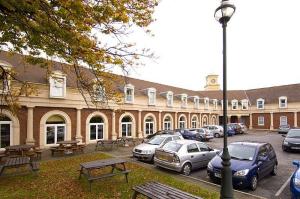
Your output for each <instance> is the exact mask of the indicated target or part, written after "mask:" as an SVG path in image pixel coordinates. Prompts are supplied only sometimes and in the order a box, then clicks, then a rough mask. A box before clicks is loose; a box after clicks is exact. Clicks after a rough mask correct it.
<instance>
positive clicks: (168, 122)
mask: <svg viewBox="0 0 300 199" xmlns="http://www.w3.org/2000/svg"><path fill="white" fill-rule="evenodd" d="M166 125H167V127H168V128H165V127H166ZM163 128H164V130H172V120H171V118H170V120H169V121H166V118H165V119H164V126H163Z"/></svg>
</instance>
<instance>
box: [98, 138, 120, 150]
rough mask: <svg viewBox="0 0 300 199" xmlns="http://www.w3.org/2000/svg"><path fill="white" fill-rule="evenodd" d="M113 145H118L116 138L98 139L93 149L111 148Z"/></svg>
mask: <svg viewBox="0 0 300 199" xmlns="http://www.w3.org/2000/svg"><path fill="white" fill-rule="evenodd" d="M114 147H118V140H98V141H97V144H96V147H95V151H97V150H99V149H113V148H114Z"/></svg>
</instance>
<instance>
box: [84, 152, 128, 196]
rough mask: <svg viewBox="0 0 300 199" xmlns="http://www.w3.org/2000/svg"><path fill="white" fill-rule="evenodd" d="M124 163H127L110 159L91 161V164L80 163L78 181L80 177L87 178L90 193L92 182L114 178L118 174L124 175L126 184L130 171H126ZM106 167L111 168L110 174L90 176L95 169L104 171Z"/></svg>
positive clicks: (117, 159)
mask: <svg viewBox="0 0 300 199" xmlns="http://www.w3.org/2000/svg"><path fill="white" fill-rule="evenodd" d="M126 162H127V161H126V160H124V159H119V158H111V159H104V160H96V161H92V162H85V163H80V173H79V179H80V178H81V175H84V176H86V177H87V180H88V182H89V185H90V191H91V189H92V182H93V181H94V180H98V179H102V178H107V177H112V176H115V175H118V174H124V175H125V178H126V182H127V183H128V177H127V175H128V173H129V172H130V170H126V166H125V163H126ZM118 166H119V167H118ZM120 166H121V167H120ZM106 167H111V168H112V169H111V172H110V173H106V174H99V175H93V174H92V171H94V170H97V169H104V168H106ZM115 170H116V172H114V171H115Z"/></svg>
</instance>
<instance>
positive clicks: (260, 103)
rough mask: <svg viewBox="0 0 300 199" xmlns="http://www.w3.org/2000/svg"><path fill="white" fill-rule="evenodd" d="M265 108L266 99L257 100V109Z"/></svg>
mask: <svg viewBox="0 0 300 199" xmlns="http://www.w3.org/2000/svg"><path fill="white" fill-rule="evenodd" d="M264 108H265V101H264V100H257V109H264Z"/></svg>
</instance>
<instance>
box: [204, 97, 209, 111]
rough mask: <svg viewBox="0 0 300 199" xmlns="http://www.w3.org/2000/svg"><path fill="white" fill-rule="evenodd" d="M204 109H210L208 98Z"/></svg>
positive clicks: (205, 100)
mask: <svg viewBox="0 0 300 199" xmlns="http://www.w3.org/2000/svg"><path fill="white" fill-rule="evenodd" d="M204 109H209V99H208V98H205V99H204Z"/></svg>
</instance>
